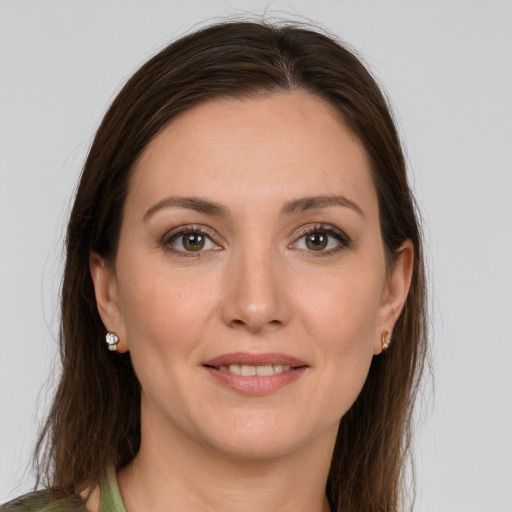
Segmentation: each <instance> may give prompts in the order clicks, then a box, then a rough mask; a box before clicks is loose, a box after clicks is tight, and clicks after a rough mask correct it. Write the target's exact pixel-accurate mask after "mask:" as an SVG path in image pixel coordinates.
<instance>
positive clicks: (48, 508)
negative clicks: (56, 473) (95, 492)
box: [0, 491, 86, 512]
mask: <svg viewBox="0 0 512 512" xmlns="http://www.w3.org/2000/svg"><path fill="white" fill-rule="evenodd" d="M0 512H86V509H85V508H84V506H83V504H82V502H81V501H80V500H79V499H76V498H69V499H58V500H56V499H54V498H53V496H52V495H51V493H50V492H48V491H34V492H31V493H29V494H25V495H23V496H20V497H18V498H15V499H14V500H12V501H9V502H8V503H5V504H4V505H0Z"/></svg>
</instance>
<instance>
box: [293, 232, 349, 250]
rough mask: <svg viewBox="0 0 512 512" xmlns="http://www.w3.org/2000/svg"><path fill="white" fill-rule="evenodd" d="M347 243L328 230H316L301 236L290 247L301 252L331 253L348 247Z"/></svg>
mask: <svg viewBox="0 0 512 512" xmlns="http://www.w3.org/2000/svg"><path fill="white" fill-rule="evenodd" d="M348 244H349V242H348V240H347V239H345V238H344V237H343V236H342V235H341V234H338V233H336V232H333V231H331V230H328V229H324V230H321V229H318V230H315V231H311V232H309V233H306V234H304V235H302V236H301V237H300V238H299V239H297V241H296V242H294V243H293V244H292V245H291V246H290V247H291V248H292V249H300V250H303V251H314V252H333V251H336V250H337V249H342V248H343V247H346V246H348Z"/></svg>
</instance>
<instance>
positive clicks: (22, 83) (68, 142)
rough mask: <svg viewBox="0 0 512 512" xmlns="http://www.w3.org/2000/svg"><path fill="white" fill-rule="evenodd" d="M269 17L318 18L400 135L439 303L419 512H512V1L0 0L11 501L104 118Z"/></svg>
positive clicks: (421, 432)
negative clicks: (74, 223)
mask: <svg viewBox="0 0 512 512" xmlns="http://www.w3.org/2000/svg"><path fill="white" fill-rule="evenodd" d="M263 13H266V16H267V17H270V18H273V17H274V18H275V17H279V18H293V19H300V16H303V17H306V18H307V19H310V20H313V21H314V22H316V23H318V24H319V25H321V26H324V27H325V28H327V29H328V30H330V31H331V32H333V33H335V34H337V35H339V36H340V37H341V38H342V39H343V40H345V41H346V42H348V43H349V44H351V45H353V46H354V47H355V48H356V49H357V50H358V51H359V53H360V54H361V55H362V57H363V58H364V59H365V61H366V62H367V64H368V66H369V67H370V68H371V70H372V71H373V73H374V75H375V76H376V77H377V78H378V80H379V82H380V83H381V84H383V86H384V88H385V89H386V91H387V93H388V95H389V96H390V98H391V100H392V104H393V108H394V110H395V114H396V117H397V120H398V123H399V125H400V131H401V135H402V138H403V140H404V142H405V145H406V148H407V155H408V161H409V164H410V172H411V179H412V182H413V185H414V188H415V191H416V194H417V197H418V201H419V204H420V207H421V209H422V212H423V216H424V223H425V229H426V243H427V249H428V254H429V262H430V263H429V266H430V282H431V294H432V299H433V300H432V308H431V309H432V313H431V323H432V346H433V353H434V370H435V388H434V389H435V392H434V393H432V392H431V389H432V388H431V385H430V384H428V385H427V386H426V389H425V392H424V393H423V395H422V400H421V402H422V405H423V407H422V409H421V410H422V411H423V413H422V414H421V415H418V424H419V425H418V430H417V433H418V435H417V450H416V453H417V457H416V465H417V466H416V467H417V481H418V494H417V500H416V504H415V510H416V511H421V512H427V511H428V512H436V511H447V512H457V511H460V512H490V511H496V512H511V511H512V441H511V434H512V372H511V369H510V367H511V361H512V340H511V339H512V321H511V320H512V299H511V297H512V271H511V254H512V232H511V225H512V206H511V204H512V202H511V200H510V196H511V191H512V177H511V176H512V151H511V147H512V130H511V120H512V99H511V90H512V58H511V53H512V2H511V1H510V0H501V1H497V0H485V1H484V0H481V1H479V2H474V1H468V0H465V1H451V2H437V1H423V2H421V1H393V2H392V1H366V2H362V1H342V0H341V1H336V0H327V1H321V0H316V1H314V2H312V1H310V0H308V1H306V0H303V1H299V0H296V1H292V0H290V1H288V2H284V1H275V2H268V3H266V2H263V1H258V0H254V1H250V0H246V1H236V0H233V1H231V2H227V1H221V0H209V1H206V0H204V1H193V0H190V1H187V2H185V1H155V0H153V1H147V0H146V1H143V0H137V1H135V0H110V1H85V0H84V1H69V0H62V1H56V0H45V1H41V0H34V1H27V0H10V1H9V0H3V1H2V0H0V223H1V224H0V248H1V250H0V263H1V272H0V329H1V332H2V338H1V342H0V375H1V386H0V404H1V407H0V417H1V420H0V502H3V501H5V500H7V499H8V498H10V497H13V496H14V495H16V494H19V493H21V492H25V491H27V490H28V489H29V488H30V485H31V484H32V476H31V474H30V472H29V471H28V470H27V466H28V464H29V458H30V453H31V450H32V448H33V444H34V441H35V438H36V432H37V429H38V426H39V423H40V421H41V418H42V417H43V416H44V412H45V404H47V402H48V396H49V394H51V390H52V389H53V386H54V384H55V376H56V373H54V377H53V378H52V379H50V380H49V379H48V375H49V374H50V370H51V368H52V365H53V362H54V361H55V360H56V358H57V356H56V352H57V351H56V347H57V344H56V338H57V332H58V289H59V285H60V274H61V268H62V239H63V232H64V226H65V222H66V217H67V215H68V212H69V208H70V201H71V197H72V194H73V190H74V186H75V183H76V180H77V178H78V175H79V172H80V169H81V166H82V163H83V161H84V158H85V155H86V153H87V149H88V147H89V145H90V143H91V139H92V137H93V134H94V132H95V130H96V128H97V126H98V124H99V122H100V119H101V117H102V115H103V113H104V112H105V110H106V108H107V106H108V105H109V103H110V102H111V100H112V99H113V97H114V95H115V94H116V92H118V91H119V89H120V87H121V85H122V84H123V83H124V81H125V80H126V79H127V78H128V77H129V76H130V75H131V74H132V73H133V72H134V71H135V70H136V69H137V68H138V66H139V65H141V64H142V63H143V62H144V61H145V60H147V59H148V58H149V57H150V56H151V55H152V54H154V53H155V52H156V51H157V50H158V49H159V48H161V47H162V46H163V45H165V44H166V43H167V42H169V41H170V40H172V39H173V38H175V37H177V36H179V35H182V34H183V33H185V32H186V31H190V30H192V29H193V28H196V25H197V24H198V23H200V22H204V21H205V20H208V19H211V18H216V19H218V18H219V17H222V16H233V15H251V14H252V15H256V16H261V15H262V14H263ZM41 390H42V391H41Z"/></svg>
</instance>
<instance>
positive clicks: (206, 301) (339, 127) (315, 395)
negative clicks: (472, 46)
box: [90, 92, 413, 512]
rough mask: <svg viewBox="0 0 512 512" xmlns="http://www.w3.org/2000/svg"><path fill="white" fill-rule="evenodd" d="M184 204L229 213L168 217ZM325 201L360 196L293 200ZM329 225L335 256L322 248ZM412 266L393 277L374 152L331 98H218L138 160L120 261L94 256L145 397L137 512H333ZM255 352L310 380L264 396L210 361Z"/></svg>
mask: <svg viewBox="0 0 512 512" xmlns="http://www.w3.org/2000/svg"><path fill="white" fill-rule="evenodd" d="M171 196H172V197H174V198H176V197H178V198H183V197H193V198H199V199H201V200H202V201H208V202H213V203H216V204H218V205H220V206H222V209H223V210H222V214H219V212H207V211H196V210H194V209H191V208H188V207H180V206H172V205H169V204H167V206H165V205H163V206H162V203H161V202H162V201H163V200H166V198H169V197H171ZM311 196H315V197H325V196H338V197H343V198H345V199H347V200H348V201H350V202H351V203H347V204H345V205H344V204H340V203H339V202H338V203H336V204H332V202H331V203H328V204H324V203H325V201H324V203H322V204H317V206H316V207H314V208H296V209H292V208H291V207H290V203H291V202H294V201H297V200H301V199H303V198H306V197H311ZM303 206H304V205H303ZM359 210H360V211H359ZM148 212H149V213H148ZM180 226H192V227H194V228H195V229H201V230H204V231H205V232H206V234H205V235H204V236H208V237H209V238H208V239H205V240H206V244H205V246H204V248H203V250H200V251H186V249H185V247H184V246H183V243H182V242H183V238H176V237H175V238H172V236H169V232H173V230H176V228H178V227H180ZM331 227H333V228H334V229H335V230H337V231H336V233H335V234H334V235H333V234H329V232H328V229H331ZM315 228H316V231H317V235H320V236H323V237H324V240H327V242H328V245H327V246H326V247H325V248H322V247H323V246H321V247H320V248H318V245H317V246H315V245H313V244H309V245H308V244H307V243H306V242H307V240H308V238H307V236H304V230H305V229H306V230H309V232H311V230H314V229H315ZM338 231H339V232H342V233H343V236H342V241H340V240H339V239H338V238H337V232H338ZM325 237H327V238H325ZM346 239H350V242H347V241H346ZM210 240H211V241H210ZM320 245H321V244H320ZM412 260H413V249H412V245H411V243H410V242H409V241H407V242H405V243H404V245H403V246H402V248H401V252H400V257H399V259H398V262H397V265H396V267H395V268H394V271H393V272H392V273H390V272H387V269H386V265H385V259H384V249H383V246H382V240H381V233H380V223H379V211H378V203H377V195H376V191H375V187H374V185H373V182H372V178H371V173H370V165H369V161H368V157H367V155H366V152H365V150H364V148H363V146H362V144H361V143H360V142H359V140H358V139H357V138H356V137H355V136H354V135H353V134H352V133H351V132H350V131H349V130H348V129H347V128H346V127H345V126H344V124H343V123H342V122H341V120H340V118H339V116H338V115H337V113H336V111H335V110H334V109H333V108H332V107H331V106H330V105H328V104H327V103H325V102H324V101H322V100H319V99H318V98H315V97H312V96H310V95H307V94H305V93H302V92H286V93H280V94H273V95H270V96H269V95H267V96H262V97H261V98H257V99H254V98H253V99H247V100H239V99H219V100H212V101H209V102H206V103H204V104H202V105H199V106H196V107H194V108H192V109H190V110H188V111H186V112H185V113H183V114H182V115H180V116H179V117H178V118H177V119H175V120H173V121H172V122H171V123H170V124H169V125H168V126H167V127H165V128H164V129H163V130H162V131H161V132H160V133H159V134H158V135H157V136H156V137H155V139H154V140H153V141H152V142H151V143H150V144H149V145H148V146H147V147H146V148H145V150H144V151H143V153H142V155H141V157H140V158H139V160H138V161H137V163H136V166H135V169H134V174H133V176H132V180H131V183H130V187H129V191H128V196H127V199H126V204H125V209H124V213H123V222H122V228H121V235H120V242H119V250H118V254H117V258H116V261H115V265H114V266H109V265H108V264H106V262H104V261H103V260H102V259H101V258H100V257H99V256H98V255H96V254H92V255H91V275H92V278H93V281H94V286H95V291H96V297H97V303H98V310H99V312H100V315H101V317H102V319H103V322H104V324H105V327H106V328H107V329H108V330H112V331H115V332H116V333H117V334H118V335H119V338H120V340H121V341H120V344H119V350H120V351H127V350H129V351H130V352H131V357H132V361H133V364H134V367H135V370H136V373H137V376H138V378H139V380H140V382H141V386H142V443H141V449H140V452H139V453H138V455H137V456H136V457H135V459H134V460H133V461H132V462H131V463H130V464H129V465H128V466H126V467H125V468H123V469H122V470H121V471H120V472H119V475H118V478H119V485H120V489H121V493H122V496H123V500H124V502H125V504H126V508H127V510H128V511H134V510H154V511H178V510H180V511H183V510H223V511H228V512H229V511H235V510H236V511H239V510H244V511H252V510H258V512H262V511H272V512H275V511H294V512H297V511H309V512H311V511H313V512H314V511H325V510H328V505H327V502H326V499H325V496H324V493H325V482H326V479H327V472H328V469H329V464H330V460H331V457H332V450H333V446H334V441H335V438H336V432H337V428H338V424H339V421H340V418H341V417H342V416H343V415H344V414H345V412H346V411H347V410H348V409H349V408H350V406H351V405H352V404H353V402H354V400H355V399H356V397H357V395H358V393H359V392H360V390H361V388H362V386H363V384H364V381H365V379H366V376H367V373H368V370H369V366H370V363H371V360H372V358H373V357H374V355H376V354H379V353H380V352H381V350H382V348H381V335H382V332H383V331H386V330H389V331H392V329H393V326H394V324H395V322H396V320H397V318H398V316H399V314H400V312H401V310H402V308H403V304H404V302H405V299H406V296H407V293H408V289H409V284H410V278H411V269H412ZM240 351H242V352H249V353H255V354H260V353H266V352H279V353H283V354H286V355H290V356H293V357H296V358H298V359H300V360H301V361H303V362H305V363H306V365H307V369H306V370H305V371H304V372H303V373H302V374H301V376H300V377H299V378H298V379H297V380H296V381H294V382H292V383H290V384H288V385H286V386H284V387H282V388H280V389H278V390H276V391H273V392H271V393H267V394H262V395H258V396H248V395H246V394H243V393H240V392H236V391H233V390H232V389H229V388H227V387H226V386H225V385H223V384H222V383H219V382H218V381H217V380H216V379H214V378H213V377H212V376H211V375H210V374H209V373H208V372H207V371H205V368H204V366H203V363H204V361H207V360H209V359H211V358H214V357H217V356H219V355H221V354H225V353H230V352H240ZM198 482H200V485H198ZM90 508H91V509H94V506H93V505H91V506H90Z"/></svg>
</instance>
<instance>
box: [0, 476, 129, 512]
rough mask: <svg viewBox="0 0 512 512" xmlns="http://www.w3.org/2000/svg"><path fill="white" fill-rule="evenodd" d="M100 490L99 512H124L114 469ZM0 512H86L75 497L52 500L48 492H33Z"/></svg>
mask: <svg viewBox="0 0 512 512" xmlns="http://www.w3.org/2000/svg"><path fill="white" fill-rule="evenodd" d="M100 489H101V498H100V508H99V512H126V509H125V508H124V505H123V500H122V499H121V493H120V492H119V487H118V486H117V476H116V471H115V469H114V468H109V469H107V470H106V471H105V476H104V477H103V478H102V480H101V482H100ZM0 512H87V509H86V508H85V507H84V504H83V503H82V501H81V500H80V499H78V498H76V497H75V498H66V499H62V500H52V498H51V495H50V493H49V492H48V491H35V492H32V493H30V494H26V495H24V496H20V497H19V498H16V499H14V500H13V501H10V502H9V503H6V504H5V505H2V506H0Z"/></svg>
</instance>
